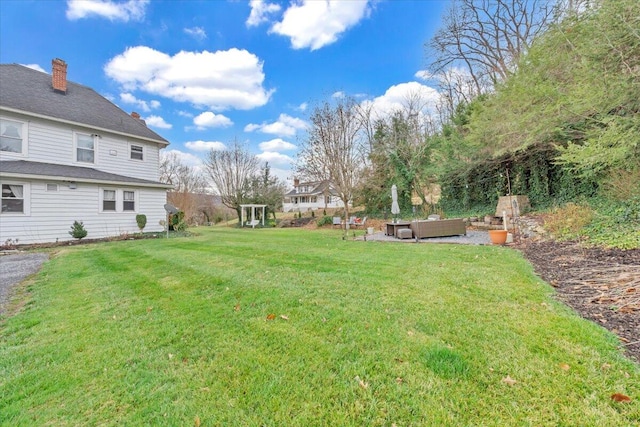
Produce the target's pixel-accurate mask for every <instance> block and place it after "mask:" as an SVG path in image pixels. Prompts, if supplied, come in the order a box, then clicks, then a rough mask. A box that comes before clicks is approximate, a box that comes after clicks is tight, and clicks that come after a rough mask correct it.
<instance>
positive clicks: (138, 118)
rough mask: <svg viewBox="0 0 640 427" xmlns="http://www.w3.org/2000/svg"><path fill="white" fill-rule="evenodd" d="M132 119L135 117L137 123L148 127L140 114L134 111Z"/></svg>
mask: <svg viewBox="0 0 640 427" xmlns="http://www.w3.org/2000/svg"><path fill="white" fill-rule="evenodd" d="M131 117H133V118H134V119H136V120H137V121H139V122H140V123H142V124H143V125H145V126H146V125H147V122H145V121H144V120H142V119H141V118H140V114H138V113H137V112H135V111H132V112H131Z"/></svg>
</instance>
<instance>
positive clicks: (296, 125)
mask: <svg viewBox="0 0 640 427" xmlns="http://www.w3.org/2000/svg"><path fill="white" fill-rule="evenodd" d="M306 128H307V122H305V121H304V120H302V119H298V118H296V117H291V116H289V115H287V114H280V116H279V117H278V120H277V121H275V122H273V123H262V124H261V125H257V124H253V123H252V124H248V125H247V126H245V128H244V130H245V132H253V131H256V130H257V131H259V132H262V133H268V134H272V135H279V136H294V135H295V134H296V132H297V131H298V130H302V129H306Z"/></svg>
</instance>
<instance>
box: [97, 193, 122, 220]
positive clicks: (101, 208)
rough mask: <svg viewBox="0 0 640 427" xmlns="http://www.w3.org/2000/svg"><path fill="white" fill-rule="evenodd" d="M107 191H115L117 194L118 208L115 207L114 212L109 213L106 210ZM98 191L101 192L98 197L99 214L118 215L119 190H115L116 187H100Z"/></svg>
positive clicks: (109, 211)
mask: <svg viewBox="0 0 640 427" xmlns="http://www.w3.org/2000/svg"><path fill="white" fill-rule="evenodd" d="M105 190H106V191H115V193H116V200H115V202H116V207H115V209H114V210H108V211H105V210H104V192H105ZM98 191H99V192H100V193H99V195H98V196H99V197H98V212H99V213H101V214H107V215H109V214H116V213H118V193H119V191H118V189H117V188H114V187H98Z"/></svg>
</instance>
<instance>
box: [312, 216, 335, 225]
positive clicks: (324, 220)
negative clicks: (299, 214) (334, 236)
mask: <svg viewBox="0 0 640 427" xmlns="http://www.w3.org/2000/svg"><path fill="white" fill-rule="evenodd" d="M316 224H317V225H318V227H322V226H323V225H331V224H333V218H331V217H330V216H327V215H325V216H323V217H322V218H319V219H318V221H316Z"/></svg>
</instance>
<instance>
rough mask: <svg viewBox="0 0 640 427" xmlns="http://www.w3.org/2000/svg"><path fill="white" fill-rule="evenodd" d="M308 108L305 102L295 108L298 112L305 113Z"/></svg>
mask: <svg viewBox="0 0 640 427" xmlns="http://www.w3.org/2000/svg"><path fill="white" fill-rule="evenodd" d="M308 107H309V104H307V103H306V102H303V103H302V104H300V105H299V106H298V108H297V110H298V111H307V108H308Z"/></svg>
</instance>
